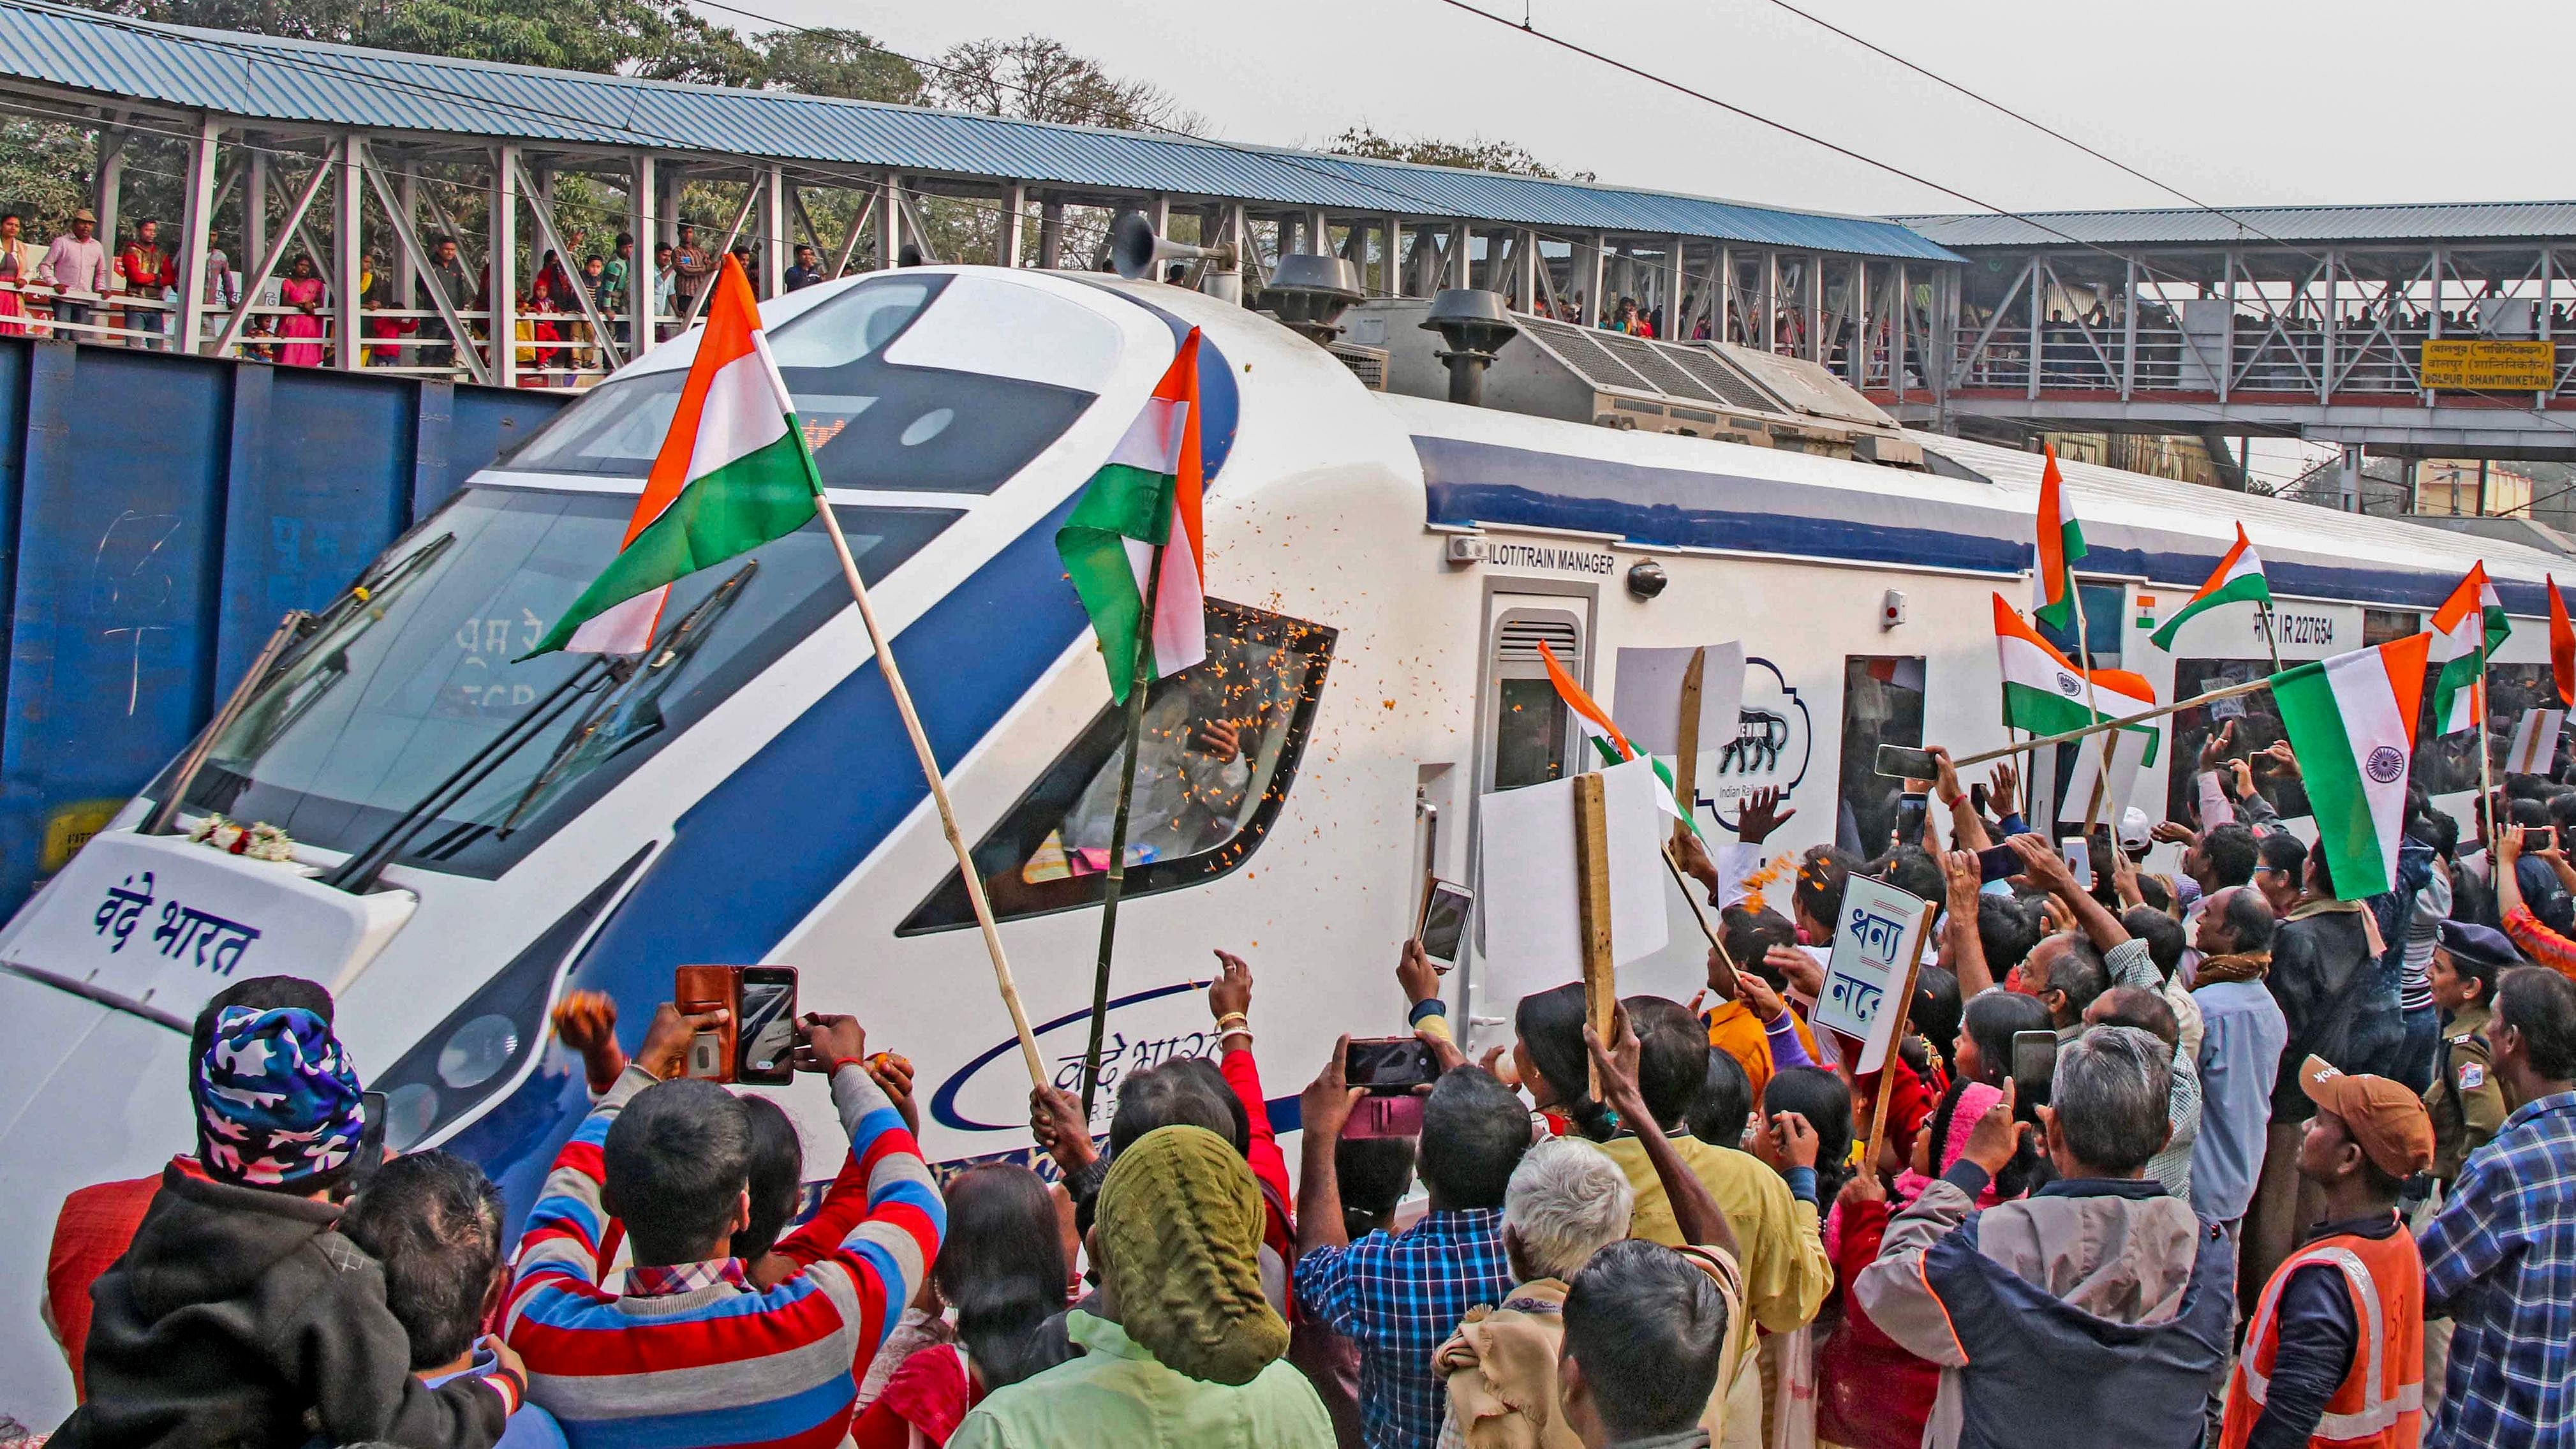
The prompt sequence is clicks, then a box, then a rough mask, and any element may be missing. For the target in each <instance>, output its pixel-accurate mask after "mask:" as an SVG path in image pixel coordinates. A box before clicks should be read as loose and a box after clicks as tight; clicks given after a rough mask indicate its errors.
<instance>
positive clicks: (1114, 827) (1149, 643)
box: [1082, 543, 1167, 1122]
mask: <svg viewBox="0 0 2576 1449" xmlns="http://www.w3.org/2000/svg"><path fill="white" fill-rule="evenodd" d="M1165 547H1167V545H1165V544H1160V543H1158V544H1156V545H1154V553H1153V561H1152V563H1151V564H1150V566H1149V567H1148V568H1147V571H1146V574H1145V612H1144V613H1143V614H1141V615H1139V616H1138V618H1137V629H1136V661H1135V665H1134V667H1133V669H1132V671H1131V672H1130V673H1129V674H1128V676H1127V752H1126V753H1127V757H1126V759H1125V761H1124V762H1123V763H1121V764H1120V765H1119V767H1118V813H1117V814H1116V815H1115V816H1113V817H1112V818H1111V820H1110V823H1109V882H1108V884H1107V885H1106V886H1104V887H1103V888H1102V889H1101V893H1100V958H1099V960H1098V961H1097V963H1095V964H1094V965H1093V967H1092V971H1091V1041H1090V1043H1089V1045H1087V1046H1085V1047H1084V1048H1083V1050H1082V1116H1083V1120H1084V1121H1086V1122H1087V1121H1089V1120H1090V1119H1091V1104H1092V1102H1093V1100H1094V1099H1095V1098H1096V1097H1098V1095H1099V1091H1100V1046H1101V1042H1102V1039H1103V1038H1104V1037H1105V1036H1106V1034H1107V1032H1108V1030H1109V958H1110V953H1111V951H1112V950H1113V949H1114V948H1115V946H1116V945H1117V941H1118V897H1119V896H1120V895H1122V894H1124V893H1125V891H1126V889H1127V807H1128V806H1129V805H1130V804H1132V803H1134V801H1135V798H1136V756H1137V754H1138V752H1139V751H1140V750H1142V749H1143V747H1144V735H1145V686H1146V685H1147V684H1149V683H1150V682H1152V681H1151V676H1152V673H1153V671H1152V670H1151V669H1150V668H1148V667H1147V661H1148V660H1150V659H1151V658H1152V657H1153V650H1154V610H1155V608H1156V607H1157V606H1158V605H1159V604H1160V603H1161V602H1162V594H1163V550H1164V548H1165Z"/></svg>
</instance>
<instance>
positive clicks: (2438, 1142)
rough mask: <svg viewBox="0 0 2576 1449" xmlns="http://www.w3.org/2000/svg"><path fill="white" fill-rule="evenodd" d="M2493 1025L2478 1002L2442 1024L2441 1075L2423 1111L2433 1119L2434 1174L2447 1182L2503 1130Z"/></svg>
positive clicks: (2427, 1095)
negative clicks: (2490, 1048) (2491, 1056)
mask: <svg viewBox="0 0 2576 1449" xmlns="http://www.w3.org/2000/svg"><path fill="white" fill-rule="evenodd" d="M2489 1020H2490V1017H2489V1014H2488V1011H2487V1007H2486V1003H2484V1002H2480V1003H2478V1004H2477V1005H2475V1006H2471V1007H2468V1008H2466V1009H2465V1010H2463V1011H2461V1012H2460V1014H2459V1015H2457V1016H2454V1017H2452V1018H2451V1019H2450V1021H2448V1022H2447V1023H2445V1024H2444V1025H2443V1028H2442V1057H2441V1062H2440V1070H2438V1071H2436V1072H2434V1073H2433V1085H2432V1086H2431V1087H2429V1088H2427V1089H2426V1090H2425V1092H2424V1111H2425V1112H2426V1114H2427V1115H2429V1116H2431V1117H2432V1119H2433V1175H2434V1176H2435V1177H2437V1178H2440V1179H2441V1180H2443V1181H2444V1182H2448V1181H2450V1180H2451V1179H2452V1178H2455V1177H2458V1176H2459V1175H2460V1165H2461V1164H2462V1163H2464V1162H2466V1161H2468V1159H2469V1154H2470V1153H2472V1152H2475V1151H2477V1150H2478V1149H2479V1148H2481V1147H2484V1146H2485V1145H2487V1142H2488V1140H2489V1139H2491V1138H2493V1137H2494V1136H2495V1135H2496V1132H2497V1130H2498V1129H2499V1128H2501V1127H2503V1126H2504V1118H2505V1105H2504V1089H2503V1088H2501V1087H2499V1086H2497V1085H2496V1079H2495V1067H2494V1065H2493V1063H2491V1062H2490V1061H2489V1060H2488V1055H2487V1028H2488V1023H2489Z"/></svg>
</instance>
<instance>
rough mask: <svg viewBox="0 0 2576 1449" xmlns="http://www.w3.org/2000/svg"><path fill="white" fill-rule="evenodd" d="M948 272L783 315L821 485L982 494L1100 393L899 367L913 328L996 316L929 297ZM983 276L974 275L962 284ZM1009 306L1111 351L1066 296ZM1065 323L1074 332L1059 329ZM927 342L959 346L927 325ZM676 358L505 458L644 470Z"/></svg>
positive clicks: (676, 384) (583, 470) (1047, 332)
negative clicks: (953, 308) (948, 309)
mask: <svg viewBox="0 0 2576 1449" xmlns="http://www.w3.org/2000/svg"><path fill="white" fill-rule="evenodd" d="M956 280H957V279H956V278H955V277H954V276H949V275H941V274H930V275H923V276H904V275H900V274H898V275H894V276H886V277H879V278H876V279H873V280H871V281H866V282H862V283H860V284H858V285H857V286H854V287H852V288H850V289H849V290H848V291H846V292H843V293H842V294H841V295H839V296H837V297H834V298H832V299H831V300H829V301H827V302H824V303H822V304H820V305H819V306H817V307H815V308H814V309H813V310H812V311H809V312H804V313H800V314H798V315H797V316H796V317H794V318H792V319H790V320H788V321H786V322H782V323H780V324H779V325H778V327H777V329H776V330H775V331H774V332H772V333H771V334H770V352H771V355H772V356H774V357H776V358H777V359H778V370H779V371H780V373H781V374H783V375H784V376H785V377H786V379H787V387H788V391H790V392H791V393H793V394H794V395H795V397H796V413H797V417H798V418H799V419H800V420H801V421H802V422H803V423H804V427H805V441H806V442H807V443H808V444H809V445H810V446H811V447H812V448H813V449H814V465H815V467H816V468H817V469H818V470H820V471H821V473H822V475H823V483H824V486H825V487H828V488H859V489H878V490H886V489H900V490H903V491H906V492H930V493H990V492H992V491H993V490H994V489H996V488H998V487H1000V486H1001V485H1002V484H1003V483H1004V482H1006V481H1008V480H1009V479H1010V478H1011V477H1012V475H1014V474H1016V473H1018V472H1019V471H1020V469H1021V468H1023V467H1025V466H1027V464H1028V461H1029V460H1030V459H1031V458H1034V457H1036V456H1037V455H1038V453H1039V451H1040V450H1041V449H1043V448H1045V447H1046V445H1047V444H1049V443H1051V442H1054V441H1055V440H1056V438H1057V436H1058V435H1060V434H1062V433H1063V432H1064V430H1065V429H1066V428H1068V427H1071V426H1072V425H1073V421H1074V419H1075V418H1077V417H1079V416H1081V415H1082V410H1083V409H1084V408H1086V407H1088V406H1090V404H1091V400H1092V398H1093V397H1094V394H1092V393H1088V392H1083V391H1079V390H1077V389H1074V388H1070V387H1063V386H1058V385H1055V384H1050V383H1044V382H1032V381H1029V380H1027V379H1024V378H1017V377H1008V376H997V375H994V374H993V373H988V372H977V371H967V370H963V369H958V368H948V367H920V366H905V365H903V364H902V363H901V362H899V361H894V360H890V358H889V356H888V354H889V352H900V351H902V350H903V349H902V348H900V347H899V346H898V345H897V344H898V343H899V342H901V341H902V340H903V339H904V338H905V337H906V336H907V335H908V334H910V333H911V332H913V331H914V329H916V328H921V329H927V330H928V331H931V332H937V331H939V330H940V329H942V328H946V329H948V330H950V331H957V330H964V329H970V328H976V327H983V328H988V329H989V328H990V327H991V326H992V324H993V316H992V314H991V313H990V312H989V310H978V309H977V308H976V307H975V306H974V305H973V303H971V302H970V303H969V305H968V306H966V307H963V308H960V309H958V310H959V315H958V316H957V317H956V318H955V319H954V320H953V321H952V320H951V319H949V318H948V317H947V316H946V315H945V314H943V313H942V312H941V310H940V309H939V307H938V305H937V303H938V302H939V300H940V298H941V297H942V295H943V294H945V293H947V292H948V291H950V290H951V284H952V283H954V282H955V281H956ZM978 290H979V289H976V288H971V287H970V288H968V289H965V291H966V292H967V293H968V294H973V293H976V292H977V291H978ZM1010 304H1011V307H1012V308H1013V312H1014V314H1015V315H1013V316H1012V317H1010V318H1008V319H1006V320H1007V321H1008V322H1009V323H1010V324H1012V325H1020V326H1024V329H1025V331H1026V332H1027V334H1028V335H1036V336H1044V337H1046V338H1048V339H1049V344H1050V346H1055V347H1059V348H1071V349H1072V350H1074V351H1076V352H1097V351H1103V350H1106V351H1111V352H1114V350H1115V346H1116V330H1115V328H1113V327H1112V326H1111V324H1110V323H1108V322H1107V321H1106V320H1104V319H1102V318H1100V317H1098V316H1097V315H1095V314H1093V313H1090V312H1086V311H1084V310H1083V309H1081V308H1079V307H1076V306H1074V305H1073V304H1072V303H1069V302H1066V301H1064V300H1063V299H1061V298H1055V297H1048V296H1043V295H1041V294H1038V293H1035V292H1030V291H1027V290H1025V289H1014V295H1013V296H1011V298H1010ZM1069 333H1070V334H1072V335H1070V336H1068V335H1067V334H1069ZM923 340H924V341H925V343H928V344H932V345H929V346H926V347H925V348H924V349H923V350H924V351H925V352H926V353H935V354H939V355H949V356H953V355H955V353H956V352H957V350H958V349H956V348H954V347H951V346H945V345H939V344H943V343H945V342H947V341H948V339H946V338H939V337H928V336H926V337H925V338H924V339H923ZM687 381H688V372H687V370H686V369H684V368H667V369H664V370H663V371H660V372H649V373H645V374H643V375H641V376H636V377H625V378H619V379H617V380H615V381H612V382H606V383H602V384H601V385H600V386H598V387H596V388H594V389H592V390H591V391H590V392H589V393H588V394H587V395H586V396H584V397H583V398H582V399H581V401H579V402H577V403H575V404H573V405H572V406H571V407H569V408H566V409H565V410H564V411H563V412H562V413H561V414H560V415H558V416H557V417H556V418H555V419H554V420H553V421H552V422H550V423H548V424H547V425H546V427H545V428H544V429H543V430H542V431H540V432H539V433H538V434H537V435H536V436H535V437H533V438H531V439H529V441H528V443H527V444H526V446H524V447H522V448H520V449H519V450H518V452H516V453H515V454H513V455H512V456H511V457H510V458H509V459H508V461H506V462H504V463H503V464H502V465H501V466H502V467H503V468H504V469H507V470H512V471H517V472H523V473H557V474H563V473H570V474H586V475H590V476H593V477H606V478H641V477H643V476H644V475H645V474H647V473H649V472H651V471H652V468H653V455H654V454H655V453H656V452H657V451H659V449H660V448H661V446H662V438H663V435H664V434H665V433H667V432H669V431H670V427H671V415H672V414H673V413H674V412H676V411H677V410H678V408H679V403H680V389H681V387H682V385H683V384H685V383H686V382H687Z"/></svg>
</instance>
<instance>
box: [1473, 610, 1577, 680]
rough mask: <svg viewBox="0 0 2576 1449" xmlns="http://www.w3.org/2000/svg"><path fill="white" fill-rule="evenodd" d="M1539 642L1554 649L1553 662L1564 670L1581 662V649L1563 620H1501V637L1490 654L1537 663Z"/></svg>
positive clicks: (1568, 623) (1508, 659)
mask: <svg viewBox="0 0 2576 1449" xmlns="http://www.w3.org/2000/svg"><path fill="white" fill-rule="evenodd" d="M1541 644H1545V645H1546V646H1547V647H1548V648H1550V649H1553V650H1555V651H1556V662H1557V663H1559V664H1562V665H1564V666H1565V667H1566V668H1568V669H1572V668H1574V667H1575V666H1576V665H1577V664H1579V663H1581V662H1582V658H1583V648H1582V646H1581V645H1580V644H1579V643H1577V642H1576V640H1575V634H1574V625H1573V624H1572V623H1570V622H1568V621H1566V620H1563V619H1509V620H1505V621H1504V623H1503V637H1502V639H1501V641H1500V643H1499V645H1498V647H1496V649H1495V650H1494V657H1495V658H1497V659H1501V660H1505V661H1519V662H1526V663H1531V664H1535V663H1538V662H1539V655H1538V646H1539V645H1541Z"/></svg>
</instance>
